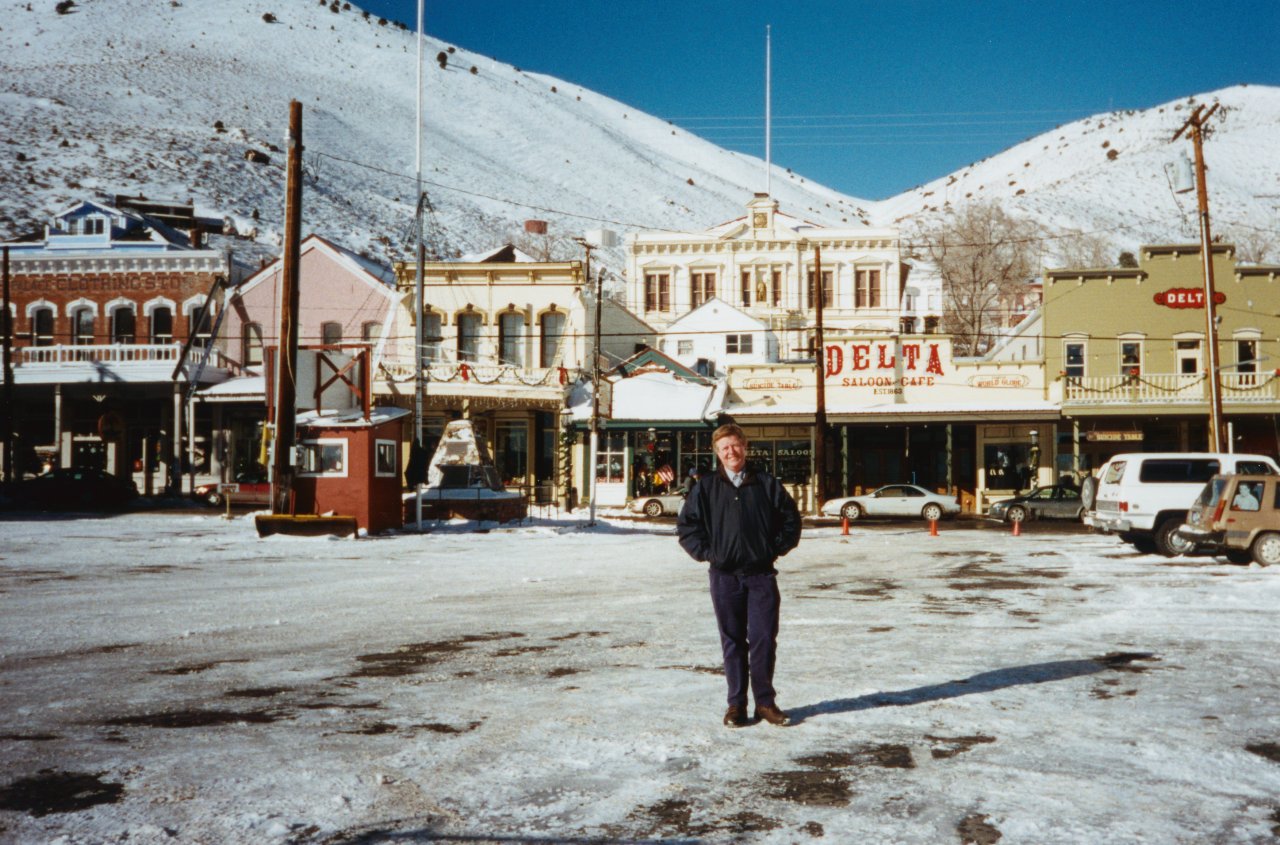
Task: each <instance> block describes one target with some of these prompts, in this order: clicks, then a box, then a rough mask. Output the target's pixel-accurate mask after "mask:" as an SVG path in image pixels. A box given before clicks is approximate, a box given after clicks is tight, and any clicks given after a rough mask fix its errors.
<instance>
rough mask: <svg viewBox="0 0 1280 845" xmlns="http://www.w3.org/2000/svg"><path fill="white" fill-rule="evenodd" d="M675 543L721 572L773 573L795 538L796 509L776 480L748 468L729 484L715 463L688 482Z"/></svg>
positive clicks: (797, 525)
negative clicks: (690, 487)
mask: <svg viewBox="0 0 1280 845" xmlns="http://www.w3.org/2000/svg"><path fill="white" fill-rule="evenodd" d="M677 533H678V534H679V537H680V545H681V546H682V547H683V548H684V550H685V551H686V552H688V553H689V556H690V557H692V558H693V559H694V560H699V561H705V562H707V563H709V564H711V566H713V567H714V568H716V569H718V570H721V571H722V572H732V573H736V574H742V575H757V574H760V573H764V572H773V571H774V569H773V562H774V561H775V560H777V559H778V558H779V557H780V556H782V555H785V554H786V553H787V552H789V551H791V550H792V549H794V548H795V547H796V545H798V544H799V542H800V511H799V510H798V509H797V508H796V503H795V500H794V499H792V498H791V495H790V494H789V493H787V491H786V490H785V489H784V488H783V486H782V484H781V483H779V482H778V480H777V479H776V478H774V477H773V476H772V475H770V474H769V473H767V472H760V471H755V470H753V469H752V468H750V467H748V468H747V470H746V475H745V477H744V479H743V482H742V486H741V487H734V486H733V482H732V481H730V480H729V476H728V475H726V474H725V471H724V467H723V466H721V467H720V468H719V469H718V470H717V471H716V472H714V473H711V474H709V475H704V476H703V477H702V478H701V479H699V480H698V483H697V484H695V485H694V487H693V490H692V491H691V492H690V493H689V495H688V496H687V497H686V498H685V500H684V507H683V508H681V509H680V520H679V523H678V527H677Z"/></svg>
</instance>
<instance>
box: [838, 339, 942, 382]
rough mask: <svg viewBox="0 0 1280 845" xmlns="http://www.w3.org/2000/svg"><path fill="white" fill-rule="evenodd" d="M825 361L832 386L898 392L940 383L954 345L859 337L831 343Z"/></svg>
mask: <svg viewBox="0 0 1280 845" xmlns="http://www.w3.org/2000/svg"><path fill="white" fill-rule="evenodd" d="M944 346H945V352H944V349H943V347H944ZM825 361H826V375H827V385H828V386H830V387H869V388H871V392H872V395H894V394H899V393H902V391H903V389H904V388H908V387H912V388H916V387H936V386H938V385H940V384H941V383H942V377H943V376H944V375H946V369H947V367H949V365H950V363H951V347H950V344H943V343H941V342H938V341H923V340H920V341H896V340H863V341H856V340H855V341H848V342H844V343H832V344H827V345H826V355H825ZM944 362H945V363H944Z"/></svg>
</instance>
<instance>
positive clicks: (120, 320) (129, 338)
mask: <svg viewBox="0 0 1280 845" xmlns="http://www.w3.org/2000/svg"><path fill="white" fill-rule="evenodd" d="M137 324H138V318H137V315H135V314H134V312H133V306H132V305H122V306H120V307H119V308H116V309H114V310H113V311H112V312H111V342H112V343H133V342H135V341H136V340H137V339H138V325H137Z"/></svg>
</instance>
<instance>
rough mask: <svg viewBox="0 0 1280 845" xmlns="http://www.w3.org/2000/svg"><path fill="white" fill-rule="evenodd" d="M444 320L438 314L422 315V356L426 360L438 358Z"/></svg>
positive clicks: (437, 359) (436, 359)
mask: <svg viewBox="0 0 1280 845" xmlns="http://www.w3.org/2000/svg"><path fill="white" fill-rule="evenodd" d="M443 331H444V320H443V319H441V317H440V315H439V314H434V313H427V314H424V315H423V317H422V357H423V359H424V360H426V361H439V360H440V343H441V342H442V341H443V340H444V338H443V337H442V335H441V333H442V332H443Z"/></svg>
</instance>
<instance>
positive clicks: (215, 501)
mask: <svg viewBox="0 0 1280 845" xmlns="http://www.w3.org/2000/svg"><path fill="white" fill-rule="evenodd" d="M204 500H205V501H206V502H208V503H209V504H211V505H213V506H214V507H215V508H216V507H218V506H219V505H221V504H222V494H221V493H208V494H206V495H205V497H204Z"/></svg>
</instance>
